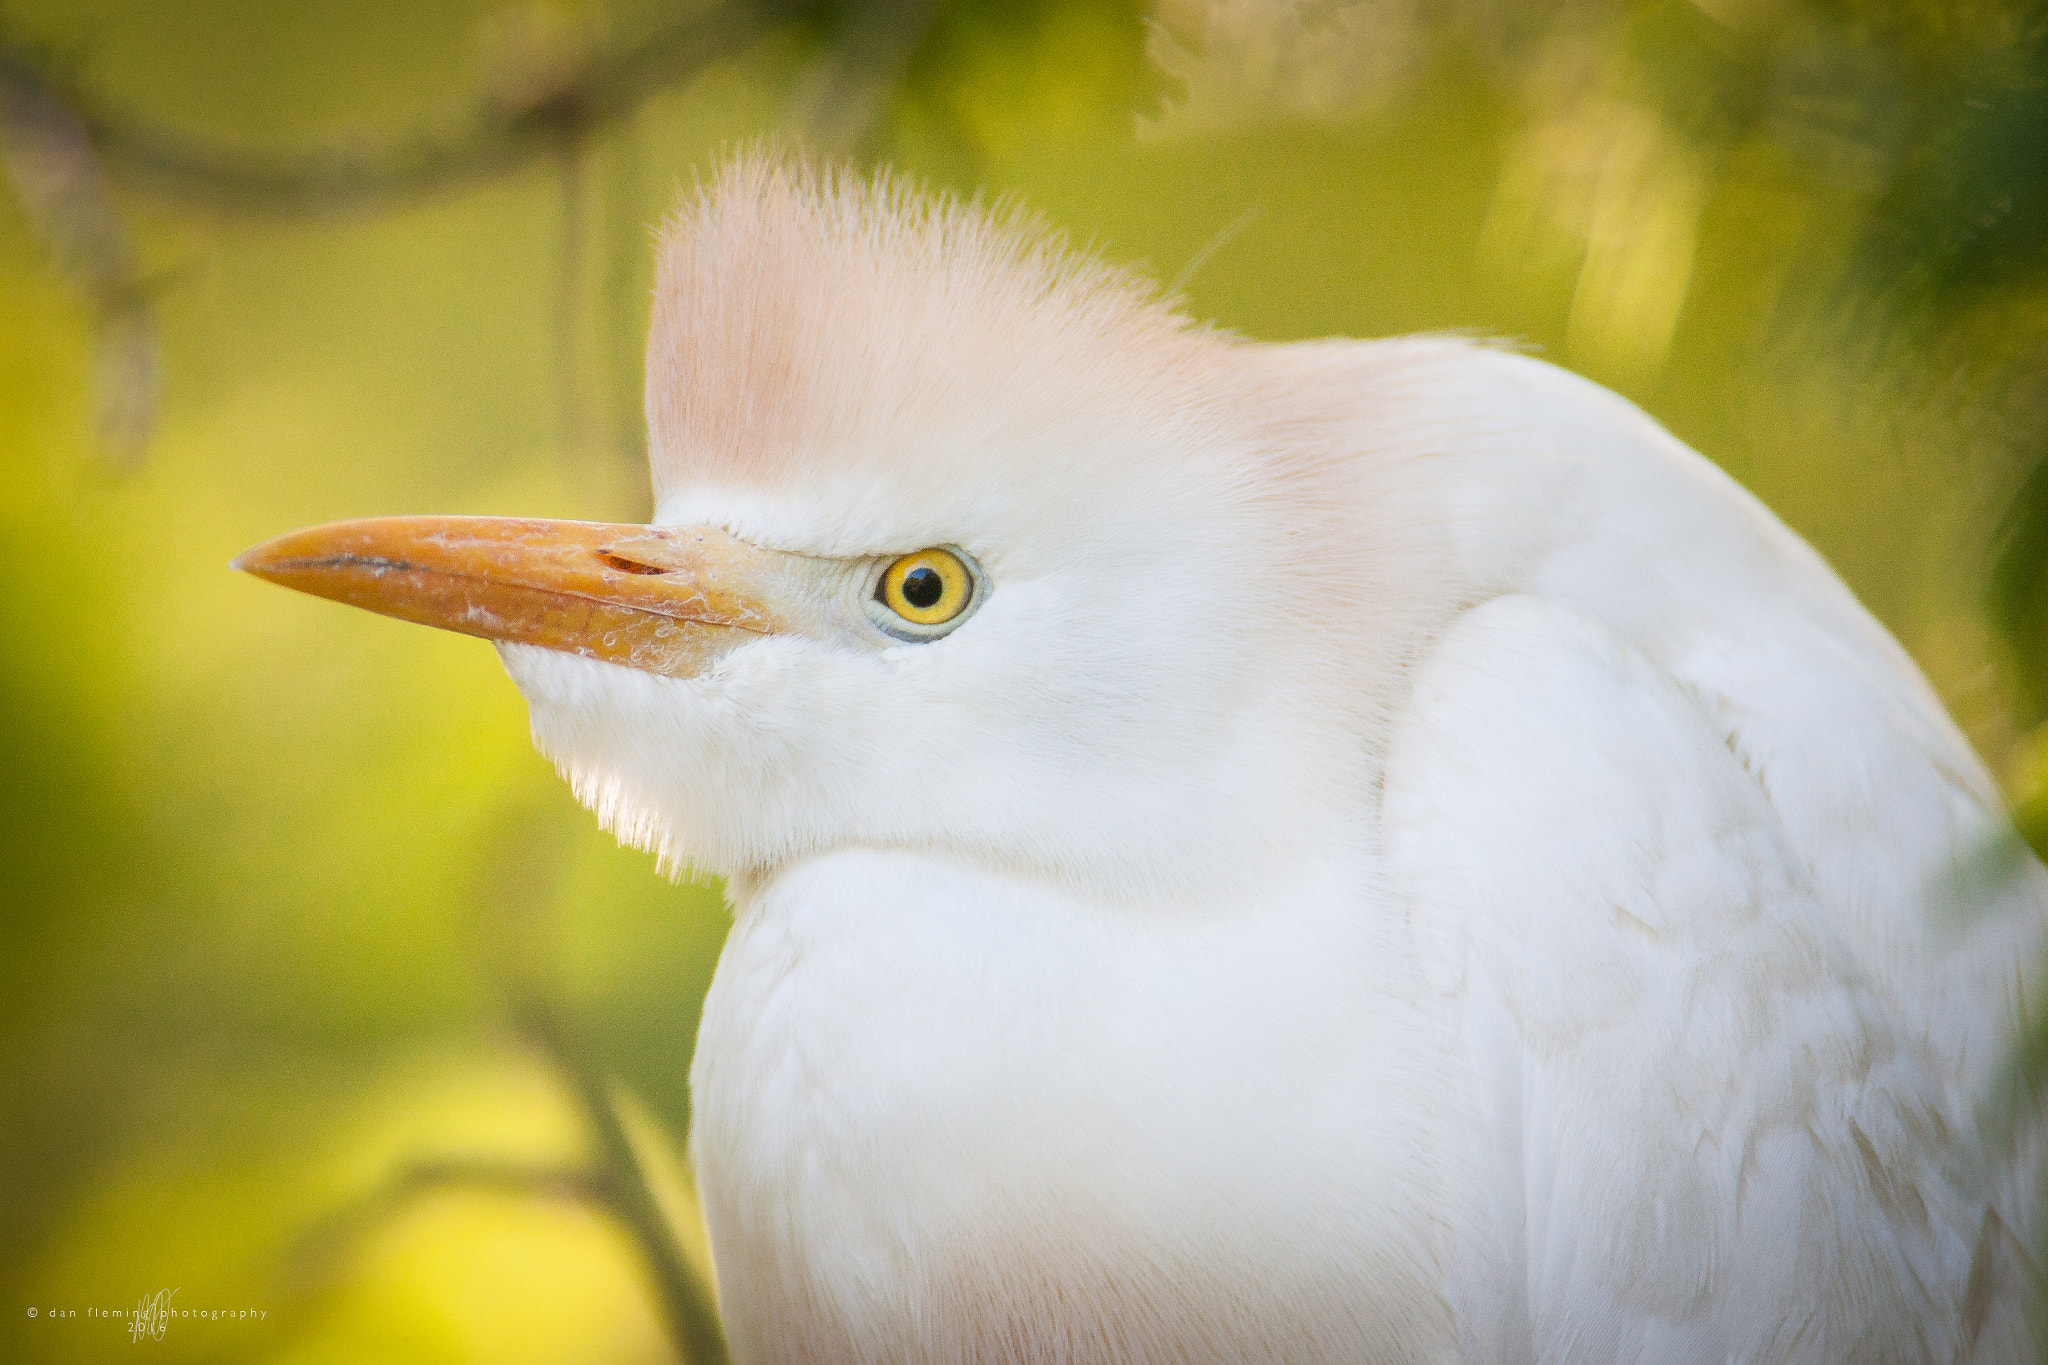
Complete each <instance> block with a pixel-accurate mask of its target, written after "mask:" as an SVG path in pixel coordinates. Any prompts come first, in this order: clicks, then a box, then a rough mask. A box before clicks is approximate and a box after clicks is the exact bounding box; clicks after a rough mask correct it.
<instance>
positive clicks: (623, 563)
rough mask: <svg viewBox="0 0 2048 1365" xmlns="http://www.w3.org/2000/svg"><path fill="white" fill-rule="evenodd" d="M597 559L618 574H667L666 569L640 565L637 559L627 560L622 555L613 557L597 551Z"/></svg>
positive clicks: (608, 553) (652, 565) (607, 552)
mask: <svg viewBox="0 0 2048 1365" xmlns="http://www.w3.org/2000/svg"><path fill="white" fill-rule="evenodd" d="M597 557H598V558H599V559H602V560H603V561H604V562H605V563H606V564H609V565H610V566H611V567H612V568H614V569H617V570H618V571H619V572H620V573H667V572H668V570H667V569H664V568H661V567H659V566H658V565H654V564H642V563H641V562H640V561H639V560H637V559H628V558H626V557H625V556H624V555H615V554H613V553H612V552H611V551H610V550H599V551H598V552H597Z"/></svg>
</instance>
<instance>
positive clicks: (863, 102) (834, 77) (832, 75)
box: [796, 0, 939, 155]
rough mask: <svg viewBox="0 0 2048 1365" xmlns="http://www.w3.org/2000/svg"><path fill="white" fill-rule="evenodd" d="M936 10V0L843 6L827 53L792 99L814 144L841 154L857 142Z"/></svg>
mask: <svg viewBox="0 0 2048 1365" xmlns="http://www.w3.org/2000/svg"><path fill="white" fill-rule="evenodd" d="M938 11H939V0H865V3H855V4H850V5H848V6H847V7H846V10H845V12H844V13H843V14H842V15H841V16H840V19H839V22H838V24H837V25H836V26H835V27H834V29H833V34H832V46H831V51H830V53H829V54H828V55H827V56H826V58H825V59H824V60H823V61H821V62H820V63H819V64H818V66H817V67H816V68H815V69H814V70H813V71H812V72H811V74H810V77H809V79H808V81H807V82H806V84H807V87H808V88H807V89H806V90H804V91H802V92H800V93H799V94H798V95H797V97H796V105H797V110H798V115H799V118H800V120H801V125H800V126H801V127H802V128H803V129H804V133H805V136H806V137H807V138H808V140H809V141H810V142H811V144H812V145H813V146H815V147H819V148H822V149H824V150H827V151H831V152H834V153H838V154H842V155H843V154H844V153H846V152H847V151H849V150H851V149H853V148H855V147H857V146H859V145H860V144H861V142H862V141H863V139H865V138H866V137H867V135H868V133H869V132H870V131H871V130H872V129H873V128H874V127H875V125H876V123H877V122H878V121H879V120H880V117H881V115H882V113H883V112H884V108H885V104H886V102H887V100H888V99H889V97H890V96H891V95H892V94H893V93H894V92H895V91H896V89H897V88H898V87H899V86H900V85H902V83H903V74H904V72H905V70H907V69H908V67H909V65H910V59H911V57H912V56H913V55H914V54H915V53H916V51H917V49H918V47H919V46H920V45H921V44H922V43H923V42H924V40H925V36H926V35H927V34H928V33H929V32H930V30H931V26H932V23H933V21H934V20H935V19H937V18H938Z"/></svg>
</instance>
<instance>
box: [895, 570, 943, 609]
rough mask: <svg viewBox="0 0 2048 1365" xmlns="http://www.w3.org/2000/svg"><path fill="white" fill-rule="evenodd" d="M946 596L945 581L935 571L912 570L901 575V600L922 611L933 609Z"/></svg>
mask: <svg viewBox="0 0 2048 1365" xmlns="http://www.w3.org/2000/svg"><path fill="white" fill-rule="evenodd" d="M945 595H946V580H945V579H943V578H941V577H939V571H938V570H937V569H912V570H911V571H910V572H909V573H907V574H905V575H903V600H904V601H906V602H908V603H910V605H911V606H913V607H916V608H917V609H918V610H919V611H923V610H925V609H926V608H928V607H935V606H937V605H938V604H939V599H940V598H941V597H944V596H945Z"/></svg>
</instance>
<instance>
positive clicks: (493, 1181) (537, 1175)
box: [290, 1156, 609, 1286]
mask: <svg viewBox="0 0 2048 1365" xmlns="http://www.w3.org/2000/svg"><path fill="white" fill-rule="evenodd" d="M449 1190H465V1191H471V1192H475V1193H483V1194H501V1195H529V1196H540V1197H544V1198H550V1199H572V1200H577V1201H580V1202H584V1203H591V1204H603V1203H606V1202H608V1198H609V1196H608V1192H607V1191H606V1189H605V1185H604V1181H603V1179H602V1178H601V1177H600V1176H599V1175H598V1174H596V1173H595V1172H592V1171H586V1170H580V1169H576V1168H572V1167H557V1166H537V1165H528V1164H525V1163H521V1162H512V1161H500V1160H496V1159H493V1158H490V1157H481V1156H457V1157H437V1158H434V1159H431V1160H426V1161H416V1162H413V1163H412V1164H410V1165H407V1166H405V1167H402V1168H401V1169H399V1170H398V1171H397V1172H395V1173H394V1174H393V1175H392V1176H391V1177H390V1178H389V1179H387V1180H385V1181H384V1183H383V1184H381V1185H379V1186H378V1187H377V1188H375V1189H373V1190H371V1191H369V1192H368V1193H367V1194H364V1195H363V1196H362V1197H360V1198H358V1199H355V1200H352V1201H350V1202H349V1203H347V1204H344V1205H342V1206H341V1207H340V1208H338V1209H335V1210H333V1211H332V1212H330V1213H328V1214H327V1215H326V1216H325V1217H323V1218H321V1219H320V1220H319V1222H317V1223H315V1224H314V1225H313V1227H312V1228H310V1229H308V1230H307V1231H306V1232H305V1233H304V1234H303V1235H302V1236H301V1237H300V1238H299V1239H298V1241H297V1243H296V1245H295V1247H294V1249H293V1252H292V1254H291V1257H290V1263H291V1267H292V1278H293V1279H294V1280H295V1281H297V1282H298V1283H299V1284H300V1285H302V1286H304V1285H317V1284H320V1283H324V1282H325V1281H327V1280H328V1279H330V1278H332V1276H333V1268H334V1265H335V1264H336V1262H337V1261H339V1260H340V1258H341V1257H342V1256H343V1255H345V1254H346V1253H347V1251H348V1250H349V1248H351V1247H353V1246H354V1245H355V1244H356V1243H357V1242H359V1241H360V1240H362V1238H363V1237H364V1236H366V1235H367V1234H368V1233H370V1232H372V1231H373V1230H375V1229H376V1228H377V1227H379V1226H380V1225H382V1224H383V1223H385V1222H387V1221H389V1220H390V1219H392V1218H394V1217H396V1216H397V1215H399V1214H401V1213H403V1212H405V1211H406V1210H407V1209H408V1208H410V1207H412V1205H413V1204H414V1203H416V1202H418V1201H419V1200H420V1199H423V1198H425V1197H427V1196H428V1195H433V1194H439V1193H442V1192H444V1191H449Z"/></svg>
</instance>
